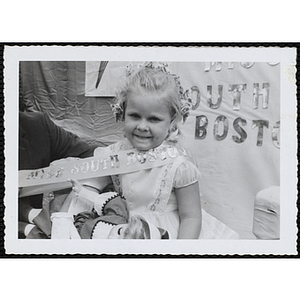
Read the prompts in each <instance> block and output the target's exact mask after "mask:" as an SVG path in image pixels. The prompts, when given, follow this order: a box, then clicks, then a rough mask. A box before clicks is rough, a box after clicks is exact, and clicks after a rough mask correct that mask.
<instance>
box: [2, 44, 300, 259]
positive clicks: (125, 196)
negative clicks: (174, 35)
mask: <svg viewBox="0 0 300 300" xmlns="http://www.w3.org/2000/svg"><path fill="white" fill-rule="evenodd" d="M4 66H5V69H4V83H5V86H4V95H5V117H4V121H5V123H4V127H5V128H10V130H9V131H6V132H5V159H6V161H5V166H6V169H5V189H6V192H5V197H4V204H5V218H4V219H5V236H4V242H5V250H6V252H7V253H8V254H70V255H72V254H75V253H76V254H78V253H79V254H99V255H101V254H109V255H117V254H145V255H152V254H170V255H174V256H176V255H182V254H186V255H189V254H196V255H214V254H217V255H228V254H229V255H235V254H238V255H245V254H247V255H249V254H250V255H257V254H265V255H291V254H296V253H297V251H296V248H297V224H296V216H297V168H296V167H297V156H296V148H297V141H296V138H297V133H296V130H297V129H296V103H297V100H296V78H295V74H296V49H295V48H292V47H281V48H279V47H249V48H243V47H163V46H161V47H155V46H154V47H143V46H140V47H129V46H128V47H126V46H123V47H113V46H107V47H105V46H88V47H81V46H29V47H19V46H6V47H5V51H4ZM16 158H18V159H16ZM141 240H143V241H141ZM163 240H164V241H163Z"/></svg>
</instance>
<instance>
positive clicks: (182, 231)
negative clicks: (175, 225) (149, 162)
mask: <svg viewBox="0 0 300 300" xmlns="http://www.w3.org/2000/svg"><path fill="white" fill-rule="evenodd" d="M175 193H176V197H177V201H178V210H179V218H180V225H179V233H178V239H198V238H199V235H200V230H201V223H202V214H201V202H200V193H199V186H198V182H195V183H193V184H191V185H188V186H186V187H182V188H177V189H175Z"/></svg>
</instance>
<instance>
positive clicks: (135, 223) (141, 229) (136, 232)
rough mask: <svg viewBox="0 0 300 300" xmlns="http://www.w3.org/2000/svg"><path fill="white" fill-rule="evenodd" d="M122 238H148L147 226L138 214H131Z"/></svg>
mask: <svg viewBox="0 0 300 300" xmlns="http://www.w3.org/2000/svg"><path fill="white" fill-rule="evenodd" d="M123 239H150V230H149V226H148V225H147V223H146V222H144V221H143V220H142V219H141V218H139V217H138V216H132V217H131V218H130V220H129V223H128V227H127V228H126V229H125V230H124V235H123Z"/></svg>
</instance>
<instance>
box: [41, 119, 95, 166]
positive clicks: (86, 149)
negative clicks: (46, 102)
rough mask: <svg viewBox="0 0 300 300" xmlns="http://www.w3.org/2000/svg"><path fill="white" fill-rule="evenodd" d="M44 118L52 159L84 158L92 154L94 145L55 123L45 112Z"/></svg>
mask: <svg viewBox="0 0 300 300" xmlns="http://www.w3.org/2000/svg"><path fill="white" fill-rule="evenodd" d="M44 119H45V122H46V124H47V128H48V131H49V136H50V141H51V155H52V161H54V160H57V159H61V158H66V157H80V158H85V157H90V156H92V155H93V152H94V149H95V148H96V147H97V146H96V145H93V146H91V145H89V144H87V143H86V142H84V141H82V140H81V139H80V138H79V137H78V136H77V135H75V134H73V133H71V132H69V131H66V130H64V129H63V128H62V127H59V126H57V125H55V124H54V123H53V122H52V121H51V120H50V118H49V117H48V116H47V115H45V114H44Z"/></svg>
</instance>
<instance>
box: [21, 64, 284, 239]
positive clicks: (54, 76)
mask: <svg viewBox="0 0 300 300" xmlns="http://www.w3.org/2000/svg"><path fill="white" fill-rule="evenodd" d="M101 63H102V64H101ZM128 63H129V62H128ZM128 63H127V62H126V63H124V62H119V63H118V62H88V63H85V62H62V61H59V62H21V63H20V70H21V72H20V74H21V89H20V91H21V95H22V97H23V99H24V101H28V102H30V103H32V105H33V108H34V109H36V110H39V111H43V112H46V113H48V114H49V116H50V117H51V119H52V120H53V121H54V122H55V123H56V124H58V125H60V126H62V127H64V128H65V129H67V130H69V131H72V132H74V133H76V134H77V135H79V136H80V137H81V138H83V139H85V140H86V141H88V142H89V143H96V144H97V145H99V146H102V145H108V144H110V143H113V142H115V141H117V140H118V139H119V138H120V137H122V136H123V133H122V124H120V123H116V122H115V121H114V118H113V115H112V112H111V109H110V104H111V103H112V101H113V95H114V91H115V88H116V86H117V85H118V84H119V78H120V76H121V77H122V76H123V75H124V73H125V70H126V65H128ZM169 68H170V70H171V71H172V72H174V73H176V74H177V75H179V76H180V81H181V85H182V86H183V88H184V90H185V89H191V91H192V93H191V99H192V103H190V104H191V107H192V108H191V110H190V116H189V117H188V118H187V120H186V122H185V123H184V124H183V125H182V126H181V131H182V136H183V139H184V145H185V146H186V147H187V148H189V149H190V150H191V151H192V152H193V155H194V156H195V158H196V161H197V164H198V167H199V169H200V171H201V174H202V177H201V182H200V188H201V193H202V206H203V208H204V209H205V210H206V211H207V212H208V213H210V214H211V215H213V216H215V217H217V218H218V219H219V220H220V221H222V222H224V223H225V224H226V225H228V226H229V227H231V228H232V229H233V230H235V231H237V232H238V233H239V235H240V238H245V239H249V238H250V239H251V238H254V235H253V234H252V225H253V206H254V199H255V195H256V194H257V193H258V192H259V191H260V190H262V189H264V188H267V187H269V186H272V185H280V171H279V170H280V166H279V162H280V149H279V143H280V136H279V123H278V122H279V120H280V69H279V65H278V64H276V63H267V62H256V63H254V64H253V63H239V62H234V63H211V62H197V63H185V62H176V63H175V62H171V63H169ZM97 81H98V83H97Z"/></svg>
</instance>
